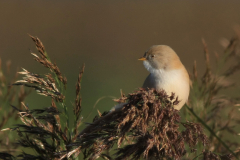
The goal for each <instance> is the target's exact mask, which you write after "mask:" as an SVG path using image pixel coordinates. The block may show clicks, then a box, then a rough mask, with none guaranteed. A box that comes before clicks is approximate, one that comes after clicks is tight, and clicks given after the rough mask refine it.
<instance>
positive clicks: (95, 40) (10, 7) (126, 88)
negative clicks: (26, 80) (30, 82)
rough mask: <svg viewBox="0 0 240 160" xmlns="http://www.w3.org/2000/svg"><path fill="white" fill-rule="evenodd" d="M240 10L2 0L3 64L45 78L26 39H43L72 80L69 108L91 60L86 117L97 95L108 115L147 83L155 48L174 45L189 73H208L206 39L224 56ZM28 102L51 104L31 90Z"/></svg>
mask: <svg viewBox="0 0 240 160" xmlns="http://www.w3.org/2000/svg"><path fill="white" fill-rule="evenodd" d="M239 8H240V1H237V0H229V1H219V0H212V1H190V0H189V1H187V0H184V1H177V0H173V1H167V0H162V1H154V0H152V1H124V0H121V1H119V0H116V1H110V0H102V1H99V0H91V1H63V0H58V1H38V0H35V1H27V0H21V1H18V0H15V1H14V0H12V1H4V0H2V1H0V13H1V14H0V21H1V24H0V57H1V59H2V63H6V62H7V60H11V62H12V70H11V73H12V75H14V73H15V72H16V69H17V68H18V70H19V71H20V70H21V67H22V68H26V69H27V70H29V71H30V72H34V73H39V74H41V73H42V74H43V73H46V72H47V70H46V69H44V68H43V67H42V66H41V65H40V64H38V63H36V62H35V61H34V60H33V56H32V55H30V52H29V49H31V50H32V51H33V52H37V51H36V49H35V46H34V43H33V42H32V40H31V39H30V37H29V36H28V34H31V35H33V36H37V37H39V38H40V39H41V41H42V42H43V44H44V45H45V48H46V50H47V52H48V54H49V56H50V58H51V60H52V61H53V62H56V63H57V65H58V66H59V68H60V70H61V72H62V73H63V74H64V75H65V76H66V77H67V79H68V86H67V101H68V105H69V107H71V102H74V99H75V84H76V81H77V77H78V73H79V68H81V66H82V65H83V63H85V65H86V68H85V73H84V76H83V79H82V91H81V93H82V98H83V101H82V105H83V116H85V117H86V116H87V115H88V114H89V112H90V110H91V109H92V108H93V106H94V104H95V103H96V101H97V100H98V99H99V98H101V97H106V98H104V99H102V100H101V101H99V103H98V104H97V105H96V108H97V109H98V110H100V111H101V112H102V111H104V110H109V109H111V107H112V106H113V105H114V104H115V103H114V102H113V101H112V99H113V97H116V98H117V97H120V89H122V90H123V92H124V93H129V92H133V91H135V90H136V89H137V88H138V87H141V86H142V84H143V81H144V79H145V78H146V76H147V75H148V72H147V70H146V69H145V68H144V66H143V64H142V62H140V61H138V60H137V59H138V58H139V57H141V56H142V55H143V54H144V52H145V51H146V50H147V49H148V48H149V47H150V46H151V45H154V44H166V45H169V46H171V47H172V48H173V49H174V50H175V51H176V52H177V53H178V55H179V57H180V58H181V60H182V62H183V64H184V65H185V66H186V68H187V70H188V71H189V72H192V66H193V62H194V60H197V64H198V71H199V72H200V74H201V73H203V71H204V70H205V67H204V66H205V65H204V54H203V46H202V42H201V39H202V38H204V39H205V41H206V43H207V44H208V47H209V51H210V53H211V54H212V55H214V52H215V51H216V52H219V53H222V51H223V47H222V46H221V45H220V40H221V39H222V38H227V39H229V38H231V37H232V36H233V35H234V30H233V27H234V26H235V25H237V24H240V11H239ZM19 79H20V77H19ZM25 102H26V103H27V104H28V105H29V107H30V108H41V107H48V106H49V105H50V103H49V102H50V98H49V99H46V98H44V97H42V96H39V95H36V93H35V92H33V93H32V94H31V96H30V97H28V98H27V99H26V101H25ZM36 102H37V103H36ZM95 114H97V112H96V110H94V111H93V114H92V116H93V115H95ZM89 121H91V119H89Z"/></svg>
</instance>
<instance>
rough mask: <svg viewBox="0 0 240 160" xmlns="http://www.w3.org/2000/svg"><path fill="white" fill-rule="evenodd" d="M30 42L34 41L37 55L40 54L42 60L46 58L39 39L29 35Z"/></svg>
mask: <svg viewBox="0 0 240 160" xmlns="http://www.w3.org/2000/svg"><path fill="white" fill-rule="evenodd" d="M29 36H30V37H31V38H32V40H33V41H34V43H35V45H36V48H37V50H38V51H39V53H40V54H41V56H42V58H47V55H46V53H45V47H44V46H43V43H42V42H41V41H40V39H39V38H37V37H33V36H31V35H29Z"/></svg>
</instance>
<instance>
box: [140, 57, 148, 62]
mask: <svg viewBox="0 0 240 160" xmlns="http://www.w3.org/2000/svg"><path fill="white" fill-rule="evenodd" d="M138 60H140V61H145V60H147V59H146V58H145V57H142V58H139V59H138Z"/></svg>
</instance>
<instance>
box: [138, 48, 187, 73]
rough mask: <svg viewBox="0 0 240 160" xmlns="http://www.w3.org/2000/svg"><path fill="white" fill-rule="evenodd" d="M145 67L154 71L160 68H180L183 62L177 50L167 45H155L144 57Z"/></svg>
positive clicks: (166, 69)
mask: <svg viewBox="0 0 240 160" xmlns="http://www.w3.org/2000/svg"><path fill="white" fill-rule="evenodd" d="M138 60H142V61H143V64H144V66H145V68H146V69H147V70H148V71H149V72H150V73H154V72H156V71H159V70H165V71H168V70H172V69H178V68H180V67H181V66H182V63H181V61H180V59H179V57H178V55H177V54H176V53H175V51H174V50H173V49H172V48H170V47H169V46H166V45H154V46H152V47H150V48H149V49H148V50H147V51H146V52H145V54H144V55H143V57H142V58H140V59H138Z"/></svg>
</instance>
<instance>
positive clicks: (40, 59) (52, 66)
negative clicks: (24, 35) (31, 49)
mask: <svg viewBox="0 0 240 160" xmlns="http://www.w3.org/2000/svg"><path fill="white" fill-rule="evenodd" d="M29 36H30V37H31V38H32V40H33V41H34V42H35V45H36V48H37V50H38V51H39V53H40V55H41V57H39V56H37V55H36V54H34V53H31V54H32V55H33V56H34V57H35V58H34V59H35V60H36V61H37V62H39V63H41V64H42V65H43V66H45V67H47V68H49V69H50V70H51V72H54V73H55V74H56V75H57V77H58V79H59V80H60V81H61V82H62V83H63V84H64V87H65V89H66V85H67V78H66V77H63V76H62V74H61V72H60V70H59V68H58V66H57V65H56V64H55V63H54V64H53V63H52V62H50V61H49V60H48V58H47V53H46V52H45V47H44V46H43V44H42V42H41V41H40V39H39V38H35V37H33V36H31V35H29Z"/></svg>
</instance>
